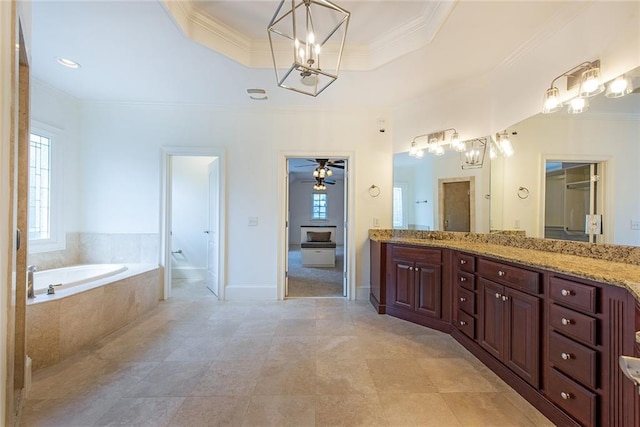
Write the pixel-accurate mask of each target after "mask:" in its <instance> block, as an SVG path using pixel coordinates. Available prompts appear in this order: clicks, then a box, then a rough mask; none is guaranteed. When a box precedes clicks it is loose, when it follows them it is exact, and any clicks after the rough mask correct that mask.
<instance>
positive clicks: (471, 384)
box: [417, 358, 498, 393]
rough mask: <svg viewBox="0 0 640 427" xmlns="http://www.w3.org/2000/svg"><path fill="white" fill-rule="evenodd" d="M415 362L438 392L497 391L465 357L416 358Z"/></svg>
mask: <svg viewBox="0 0 640 427" xmlns="http://www.w3.org/2000/svg"><path fill="white" fill-rule="evenodd" d="M417 363H418V365H420V366H421V367H422V369H423V370H424V372H426V375H427V376H428V377H429V378H430V379H431V381H432V382H433V385H434V386H435V388H436V389H437V391H438V392H440V393H457V392H496V391H498V390H497V389H496V388H495V387H494V386H493V385H492V384H491V383H490V382H489V381H487V379H486V378H485V377H483V376H482V375H481V374H480V373H478V371H477V370H475V369H474V368H473V366H471V364H470V363H469V362H468V361H467V360H466V359H463V358H437V359H418V360H417Z"/></svg>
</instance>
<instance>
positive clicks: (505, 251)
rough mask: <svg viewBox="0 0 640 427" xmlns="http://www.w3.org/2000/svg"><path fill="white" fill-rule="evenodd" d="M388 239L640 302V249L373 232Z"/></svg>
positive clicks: (514, 238) (472, 235)
mask: <svg viewBox="0 0 640 427" xmlns="http://www.w3.org/2000/svg"><path fill="white" fill-rule="evenodd" d="M369 238H370V239H371V240H374V241H379V242H386V243H406V244H412V245H421V246H435V247H440V248H449V249H458V250H464V251H466V252H471V253H476V254H479V255H488V256H492V257H494V258H498V259H502V260H505V261H513V262H518V263H520V264H523V265H527V266H531V267H538V268H544V269H547V270H551V271H556V272H558V273H565V274H570V275H573V276H577V277H582V278H585V279H591V280H594V281H597V282H602V283H607V284H610V285H614V286H620V287H624V288H626V289H628V290H629V291H630V292H631V293H632V294H633V295H634V296H635V297H636V299H638V300H640V247H635V246H622V245H608V244H593V243H582V242H569V241H564V240H553V239H538V238H532V237H521V236H516V235H511V234H500V233H489V234H483V233H455V232H442V231H413V230H389V229H372V230H369Z"/></svg>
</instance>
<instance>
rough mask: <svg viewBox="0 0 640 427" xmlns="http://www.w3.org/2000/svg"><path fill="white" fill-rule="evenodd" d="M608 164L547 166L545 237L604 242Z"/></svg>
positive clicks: (557, 163)
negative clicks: (605, 189)
mask: <svg viewBox="0 0 640 427" xmlns="http://www.w3.org/2000/svg"><path fill="white" fill-rule="evenodd" d="M604 170H605V162H584V161H583V162H576V161H573V162H572V161H551V160H547V161H546V162H545V183H544V184H545V185H544V189H545V191H544V237H545V238H550V239H559V240H572V241H578V242H590V243H596V242H597V243H601V242H603V241H604V229H603V215H604V191H603V190H604V182H603V177H604Z"/></svg>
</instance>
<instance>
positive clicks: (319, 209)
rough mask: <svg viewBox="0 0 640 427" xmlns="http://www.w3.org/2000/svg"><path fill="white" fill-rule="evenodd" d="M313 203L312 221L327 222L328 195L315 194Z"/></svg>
mask: <svg viewBox="0 0 640 427" xmlns="http://www.w3.org/2000/svg"><path fill="white" fill-rule="evenodd" d="M311 200H312V202H311V219H312V220H326V219H327V218H328V216H327V194H326V193H313V194H312V199H311Z"/></svg>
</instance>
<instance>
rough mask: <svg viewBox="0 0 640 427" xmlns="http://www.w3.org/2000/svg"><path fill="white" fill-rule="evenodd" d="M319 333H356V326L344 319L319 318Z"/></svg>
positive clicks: (317, 323)
mask: <svg viewBox="0 0 640 427" xmlns="http://www.w3.org/2000/svg"><path fill="white" fill-rule="evenodd" d="M316 334H317V335H355V334H356V332H355V328H354V326H353V324H352V323H351V322H350V321H345V320H344V319H317V320H316Z"/></svg>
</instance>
